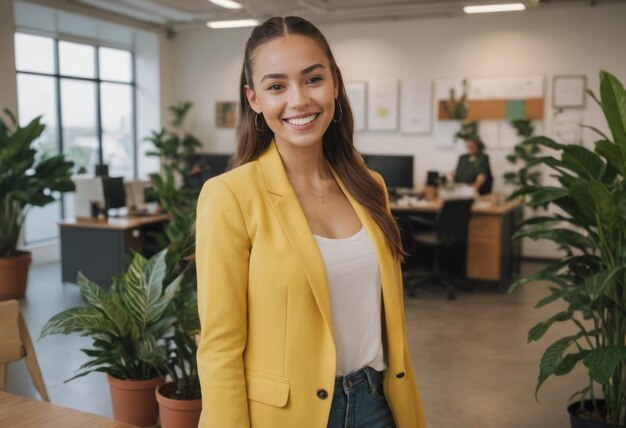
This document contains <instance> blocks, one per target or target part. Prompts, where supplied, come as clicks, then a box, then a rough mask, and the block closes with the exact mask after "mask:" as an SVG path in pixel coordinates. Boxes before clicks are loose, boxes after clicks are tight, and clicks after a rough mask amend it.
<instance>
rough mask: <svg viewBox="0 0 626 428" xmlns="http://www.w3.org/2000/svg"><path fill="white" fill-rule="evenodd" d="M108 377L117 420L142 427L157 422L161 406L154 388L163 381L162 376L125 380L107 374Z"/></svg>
mask: <svg viewBox="0 0 626 428" xmlns="http://www.w3.org/2000/svg"><path fill="white" fill-rule="evenodd" d="M107 379H108V380H109V387H110V390H111V403H112V405H113V417H114V418H115V419H116V420H118V421H122V422H126V423H129V424H131V425H137V426H140V427H147V426H152V425H154V424H156V423H157V420H158V418H159V407H158V405H157V402H156V400H155V399H154V388H156V387H157V386H159V385H161V384H162V383H163V378H162V377H155V378H152V379H147V380H125V379H118V378H115V377H113V376H111V375H107Z"/></svg>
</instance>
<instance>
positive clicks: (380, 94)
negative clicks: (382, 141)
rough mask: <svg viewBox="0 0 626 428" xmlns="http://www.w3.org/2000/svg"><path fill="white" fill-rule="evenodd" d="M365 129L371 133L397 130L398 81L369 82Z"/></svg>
mask: <svg viewBox="0 0 626 428" xmlns="http://www.w3.org/2000/svg"><path fill="white" fill-rule="evenodd" d="M367 101H368V102H367V127H368V129H369V130H371V131H395V130H396V129H398V81H397V80H378V81H372V82H369V85H368V94H367Z"/></svg>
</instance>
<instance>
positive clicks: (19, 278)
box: [0, 109, 75, 299]
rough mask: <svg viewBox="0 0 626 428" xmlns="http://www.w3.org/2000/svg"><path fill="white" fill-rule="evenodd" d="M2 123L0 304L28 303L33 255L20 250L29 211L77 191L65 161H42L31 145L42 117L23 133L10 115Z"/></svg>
mask: <svg viewBox="0 0 626 428" xmlns="http://www.w3.org/2000/svg"><path fill="white" fill-rule="evenodd" d="M4 113H5V114H6V116H7V117H8V118H9V120H10V122H9V123H7V122H5V121H4V120H2V119H1V118H0V299H7V298H17V299H20V298H22V297H24V293H25V290H26V283H27V280H28V268H29V266H30V260H31V256H30V253H28V252H25V251H19V250H18V249H17V246H18V242H19V238H20V233H21V231H22V226H23V225H24V220H25V218H26V215H27V214H28V211H29V210H30V208H31V207H34V206H36V207H43V206H45V205H47V204H49V203H51V202H54V201H55V200H56V198H57V197H58V195H59V194H60V193H63V192H71V191H73V190H74V188H75V187H74V183H73V181H72V176H71V173H72V167H73V165H74V164H73V163H72V162H69V161H66V160H65V159H64V158H63V156H61V155H58V156H52V157H41V156H39V155H38V153H37V150H36V149H35V148H34V147H33V143H34V142H35V140H37V138H38V137H39V136H40V135H41V134H42V132H43V131H44V129H45V127H46V125H44V124H43V123H41V116H40V117H37V118H35V119H33V120H32V121H30V123H28V124H27V125H26V126H24V127H21V126H20V125H19V123H18V122H17V120H16V118H15V116H14V115H13V114H12V113H11V112H10V111H9V110H8V109H4Z"/></svg>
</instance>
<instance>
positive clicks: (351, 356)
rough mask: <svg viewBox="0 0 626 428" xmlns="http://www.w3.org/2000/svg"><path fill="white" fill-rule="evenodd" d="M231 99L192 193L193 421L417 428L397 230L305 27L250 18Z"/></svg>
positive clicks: (333, 69)
mask: <svg viewBox="0 0 626 428" xmlns="http://www.w3.org/2000/svg"><path fill="white" fill-rule="evenodd" d="M240 109H241V110H240V112H239V122H238V125H237V136H238V147H237V151H236V153H235V156H234V157H233V161H232V164H231V170H230V171H228V172H226V173H225V174H222V175H220V176H218V177H215V178H213V179H211V180H209V181H208V182H207V183H206V184H205V186H204V188H203V190H202V193H201V195H200V198H199V201H198V217H197V221H196V266H197V270H198V304H199V313H200V320H201V323H202V333H201V340H200V344H199V348H198V354H197V358H198V369H199V372H200V381H201V385H202V399H203V410H202V418H201V421H200V427H212V426H228V427H249V428H266V427H267V428H270V427H271V428H277V427H278V428H283V427H284V428H288V427H311V428H324V427H329V428H339V427H353V426H357V427H368V428H390V427H398V428H423V427H424V426H425V424H424V416H423V412H422V408H421V402H420V396H419V392H418V388H417V385H416V381H415V376H414V373H413V368H412V367H411V359H410V356H409V354H408V351H407V348H408V347H407V344H406V331H405V320H404V309H403V308H404V306H403V298H402V280H401V273H400V261H401V260H402V256H403V251H402V245H401V242H400V234H399V231H398V228H397V225H396V223H395V220H394V219H393V217H392V216H391V212H390V211H389V204H388V198H387V195H386V191H385V189H386V187H385V184H384V182H383V180H382V178H381V177H380V175H378V174H376V173H374V172H372V171H370V170H368V169H367V167H366V166H365V163H364V162H363V159H362V158H361V156H360V155H359V153H358V152H357V151H356V149H355V148H354V142H353V131H354V129H353V126H354V125H353V120H352V112H351V109H350V106H349V104H348V100H347V96H346V91H345V88H344V83H343V79H342V77H341V72H340V70H339V67H338V66H337V63H336V62H335V59H334V57H333V55H332V52H331V50H330V47H329V46H328V43H327V41H326V39H325V38H324V36H323V35H322V34H321V33H320V32H319V30H318V29H317V28H316V27H315V26H313V25H312V24H311V23H310V22H308V21H306V20H304V19H302V18H298V17H286V18H271V19H269V20H268V21H266V22H265V23H263V24H261V25H260V26H258V27H255V29H254V30H253V31H252V34H251V36H250V39H249V40H248V42H247V44H246V49H245V56H244V64H243V70H242V74H241V85H240Z"/></svg>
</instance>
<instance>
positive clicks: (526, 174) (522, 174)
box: [502, 119, 541, 193]
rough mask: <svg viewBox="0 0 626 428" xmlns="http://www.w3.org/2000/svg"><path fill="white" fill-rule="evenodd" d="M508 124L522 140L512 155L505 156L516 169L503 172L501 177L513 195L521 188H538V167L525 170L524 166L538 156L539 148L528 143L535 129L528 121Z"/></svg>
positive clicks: (539, 175)
mask: <svg viewBox="0 0 626 428" xmlns="http://www.w3.org/2000/svg"><path fill="white" fill-rule="evenodd" d="M510 123H511V126H512V127H513V128H515V130H516V131H517V136H518V137H521V138H522V142H520V143H519V144H516V145H515V147H514V148H513V153H510V154H508V155H507V156H506V160H507V161H509V163H511V164H513V165H515V166H517V169H516V170H514V171H508V172H505V173H504V174H503V176H502V178H503V179H504V183H505V184H507V185H509V186H511V188H512V191H511V193H513V192H516V191H517V190H519V189H520V188H521V187H523V186H527V185H533V186H539V184H540V180H541V172H540V171H539V165H535V166H534V167H530V168H527V167H526V164H527V163H528V162H530V161H532V160H533V159H534V158H535V157H536V156H537V155H538V154H539V152H540V151H541V148H540V147H539V144H537V143H533V142H532V141H531V142H528V140H529V139H530V137H532V135H533V133H534V132H535V127H534V126H533V124H532V121H531V120H530V119H514V120H512V121H511V122H510Z"/></svg>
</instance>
